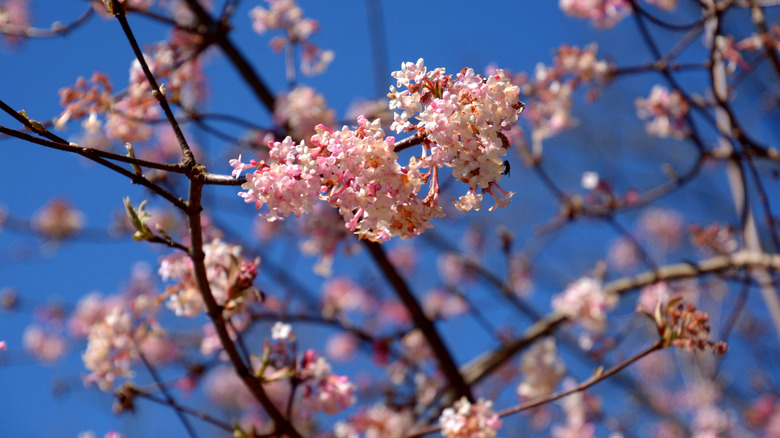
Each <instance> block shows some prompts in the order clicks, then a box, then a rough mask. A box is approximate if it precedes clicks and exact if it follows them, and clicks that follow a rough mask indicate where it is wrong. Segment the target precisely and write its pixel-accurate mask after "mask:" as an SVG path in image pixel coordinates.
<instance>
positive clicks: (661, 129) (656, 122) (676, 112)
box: [635, 85, 689, 140]
mask: <svg viewBox="0 0 780 438" xmlns="http://www.w3.org/2000/svg"><path fill="white" fill-rule="evenodd" d="M635 105H636V109H637V114H638V115H639V118H641V119H643V120H644V119H652V120H651V121H650V122H648V123H647V125H646V129H647V133H648V134H651V135H655V136H658V137H672V138H675V139H677V140H682V139H684V138H685V137H686V136H688V130H687V128H686V124H685V118H686V116H687V115H688V109H689V106H688V102H686V101H685V99H684V98H683V96H682V94H680V92H679V91H677V90H673V91H669V90H668V89H667V88H666V87H664V86H662V85H656V86H654V87H653V89H652V90H651V91H650V96H649V97H648V98H647V99H642V98H637V99H636V101H635Z"/></svg>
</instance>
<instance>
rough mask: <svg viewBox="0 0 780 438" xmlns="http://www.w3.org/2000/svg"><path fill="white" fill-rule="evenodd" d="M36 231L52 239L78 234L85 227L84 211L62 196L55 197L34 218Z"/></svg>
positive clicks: (33, 223)
mask: <svg viewBox="0 0 780 438" xmlns="http://www.w3.org/2000/svg"><path fill="white" fill-rule="evenodd" d="M32 226H33V228H34V229H35V231H37V232H39V233H41V234H42V235H43V236H45V237H48V238H50V239H55V240H58V239H65V238H68V237H72V236H74V235H75V234H78V232H79V231H81V229H82V228H83V227H84V213H82V212H80V211H78V210H76V209H75V208H73V207H72V206H71V205H70V203H69V202H68V201H66V200H65V199H62V198H53V199H51V200H50V201H49V202H48V203H47V204H46V205H44V206H43V207H42V208H41V209H40V210H38V212H36V213H35V217H33V220H32Z"/></svg>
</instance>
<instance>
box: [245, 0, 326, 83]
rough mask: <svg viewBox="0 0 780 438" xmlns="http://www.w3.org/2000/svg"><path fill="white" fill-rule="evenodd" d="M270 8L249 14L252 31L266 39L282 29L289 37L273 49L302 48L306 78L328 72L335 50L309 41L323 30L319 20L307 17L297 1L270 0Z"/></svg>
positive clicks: (281, 38)
mask: <svg viewBox="0 0 780 438" xmlns="http://www.w3.org/2000/svg"><path fill="white" fill-rule="evenodd" d="M266 1H267V2H268V4H269V6H270V7H269V8H268V9H265V8H263V7H261V6H255V7H254V8H253V9H252V10H251V11H249V17H250V18H251V19H252V29H254V31H255V32H257V33H258V34H260V35H262V34H264V33H266V32H268V31H269V30H275V29H282V30H284V31H285V32H286V33H287V35H286V36H278V37H274V38H273V39H272V40H271V43H270V44H271V48H272V49H274V51H276V52H279V51H281V50H282V49H283V48H284V47H285V46H287V45H288V44H300V45H301V48H302V52H301V60H302V62H301V70H302V71H303V73H304V74H306V75H312V74H318V73H322V72H323V71H325V69H326V68H327V67H328V64H330V63H331V61H333V58H334V56H335V55H334V53H333V51H332V50H322V49H320V48H319V47H318V46H317V45H316V44H314V43H312V42H311V41H309V37H310V36H311V35H312V34H314V33H315V32H318V31H319V30H320V25H319V23H318V22H317V20H313V19H311V18H304V17H303V10H302V9H301V8H300V7H299V6H298V4H297V3H296V2H295V1H294V0H266Z"/></svg>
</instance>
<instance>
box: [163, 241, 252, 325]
mask: <svg viewBox="0 0 780 438" xmlns="http://www.w3.org/2000/svg"><path fill="white" fill-rule="evenodd" d="M203 252H204V253H205V255H206V257H205V261H204V263H205V265H206V276H207V278H208V280H209V285H210V287H211V293H212V295H213V296H214V299H215V300H216V301H217V304H219V305H223V306H225V307H226V310H234V311H235V310H238V309H240V308H241V307H242V305H243V304H244V302H245V296H244V295H245V293H246V292H247V291H249V290H252V282H253V281H254V279H255V277H256V276H257V266H258V265H259V264H260V259H259V258H257V259H255V260H252V261H247V260H245V259H244V258H243V257H242V256H241V247H240V246H238V245H231V244H229V243H226V242H223V241H221V240H220V239H214V240H212V241H211V242H209V243H207V244H205V245H203ZM159 273H160V276H161V277H162V279H163V280H166V281H167V280H174V281H176V283H175V284H173V285H171V286H168V288H167V289H166V291H165V294H164V295H163V297H161V298H165V297H168V298H169V301H168V307H169V308H171V309H172V310H173V311H174V312H175V313H176V315H179V316H188V317H192V316H198V315H200V314H201V312H203V311H204V310H205V304H204V303H203V298H202V297H201V292H200V289H199V288H198V284H197V281H196V279H195V273H194V272H193V267H192V260H190V258H189V257H188V256H187V255H186V254H182V253H175V254H172V255H170V256H166V257H163V258H162V260H161V261H160V269H159ZM250 296H251V295H250Z"/></svg>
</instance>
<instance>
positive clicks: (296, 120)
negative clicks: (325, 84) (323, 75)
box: [274, 85, 336, 141]
mask: <svg viewBox="0 0 780 438" xmlns="http://www.w3.org/2000/svg"><path fill="white" fill-rule="evenodd" d="M274 121H275V122H276V123H277V124H278V125H279V126H286V127H287V129H288V130H289V133H290V136H291V137H292V138H293V139H294V140H296V141H301V140H306V141H308V140H309V139H310V138H311V136H312V135H314V134H315V127H316V126H317V125H324V126H333V125H334V124H335V122H336V117H335V115H334V113H333V110H332V109H329V108H328V106H327V103H326V102H325V98H324V97H323V96H322V95H321V94H319V93H317V92H316V91H315V90H314V89H313V88H311V87H307V86H303V85H301V86H297V87H295V88H293V89H292V90H290V91H289V92H287V93H284V94H282V95H280V96H279V97H277V98H276V105H275V106H274Z"/></svg>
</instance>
